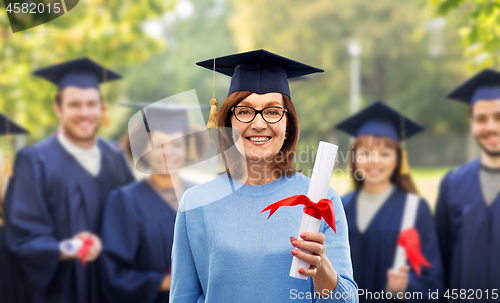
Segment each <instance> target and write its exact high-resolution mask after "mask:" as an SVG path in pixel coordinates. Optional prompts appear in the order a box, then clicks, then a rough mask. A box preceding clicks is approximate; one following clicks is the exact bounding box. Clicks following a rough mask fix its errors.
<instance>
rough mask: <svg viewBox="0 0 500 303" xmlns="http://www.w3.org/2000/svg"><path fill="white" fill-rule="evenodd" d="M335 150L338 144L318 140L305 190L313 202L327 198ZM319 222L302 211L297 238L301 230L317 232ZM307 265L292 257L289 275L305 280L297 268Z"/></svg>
mask: <svg viewBox="0 0 500 303" xmlns="http://www.w3.org/2000/svg"><path fill="white" fill-rule="evenodd" d="M337 150H338V146H337V145H335V144H331V143H327V142H323V141H321V142H319V147H318V153H317V155H316V161H315V162H314V169H313V172H312V177H311V183H310V185H309V191H308V192H307V197H308V198H309V199H310V200H311V201H313V202H315V203H317V202H318V201H319V200H321V199H326V198H327V194H328V188H329V186H330V179H331V177H332V173H333V166H334V165H335V158H336V156H337ZM320 223H321V220H319V219H316V218H314V217H312V216H310V215H308V214H305V213H304V214H303V215H302V223H301V224H300V231H299V236H298V237H297V239H298V240H299V241H301V238H300V234H301V233H303V232H318V231H319V226H320ZM304 252H307V251H304ZM307 253H309V252H307ZM309 266H310V265H309V264H308V263H306V262H304V261H302V260H299V259H297V258H296V257H293V261H292V267H291V269H290V277H294V278H299V279H303V280H307V277H306V276H303V275H301V274H299V272H298V270H299V268H309Z"/></svg>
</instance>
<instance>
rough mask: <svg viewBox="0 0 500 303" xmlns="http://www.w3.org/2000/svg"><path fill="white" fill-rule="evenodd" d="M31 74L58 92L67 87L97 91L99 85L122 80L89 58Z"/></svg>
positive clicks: (119, 76)
mask: <svg viewBox="0 0 500 303" xmlns="http://www.w3.org/2000/svg"><path fill="white" fill-rule="evenodd" d="M33 74H34V75H36V76H39V77H42V78H44V79H45V80H47V81H50V82H52V83H54V84H56V85H57V90H58V91H60V90H62V89H64V88H65V87H68V86H76V87H80V88H95V89H97V90H99V83H103V82H108V81H112V80H116V79H121V78H122V77H121V75H119V74H117V73H115V72H114V71H112V70H109V69H107V68H105V67H104V66H101V65H100V64H98V63H96V62H94V61H92V60H91V59H89V58H80V59H75V60H71V61H67V62H63V63H60V64H56V65H52V66H48V67H44V68H41V69H38V70H36V71H34V72H33Z"/></svg>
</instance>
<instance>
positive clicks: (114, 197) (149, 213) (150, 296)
mask: <svg viewBox="0 0 500 303" xmlns="http://www.w3.org/2000/svg"><path fill="white" fill-rule="evenodd" d="M128 105H130V106H134V107H141V106H140V105H137V106H135V105H134V104H128ZM186 111H187V110H186V109H184V108H179V107H175V108H169V107H168V106H166V105H162V106H156V104H153V105H150V107H149V109H148V110H147V111H146V115H145V116H144V120H143V121H144V124H143V125H136V126H135V128H133V129H132V130H131V131H130V133H129V135H128V136H127V137H126V138H125V142H124V143H125V144H124V145H126V146H128V147H129V148H128V151H129V155H131V154H132V151H135V152H137V151H140V152H139V155H142V157H141V158H140V159H139V160H138V161H137V164H136V169H137V170H139V171H140V172H142V173H149V174H150V176H149V177H147V178H145V179H143V180H140V181H136V182H134V183H132V184H130V185H128V186H124V187H122V188H119V189H117V190H115V191H114V192H113V193H112V194H111V195H110V197H109V199H108V201H107V203H106V206H105V211H104V217H103V224H102V226H103V230H102V242H103V246H104V248H103V256H102V260H101V261H102V265H103V267H102V268H103V272H102V277H103V282H104V290H105V295H106V297H107V298H108V300H109V301H110V302H116V303H126V302H131V303H132V302H134V303H135V302H151V303H152V302H168V301H169V290H170V267H171V264H170V260H171V259H170V256H171V250H172V243H173V235H174V222H175V217H176V213H177V207H178V201H179V199H178V198H180V197H181V196H182V194H183V193H184V191H185V189H187V188H189V187H191V186H193V185H194V184H192V183H190V182H187V181H185V180H183V179H182V178H181V176H180V175H179V170H178V169H180V168H182V167H184V166H185V165H186V163H187V162H188V160H189V159H188V151H193V149H195V150H196V152H197V153H202V152H203V150H204V149H205V145H206V144H205V143H206V142H204V141H203V138H202V137H201V136H200V134H199V133H198V134H197V133H192V132H191V131H188V119H187V113H186ZM139 114H141V112H139ZM141 120H142V119H141ZM153 120H157V122H160V121H161V122H162V123H154V122H153ZM148 124H149V125H148ZM150 125H161V126H162V128H161V129H156V130H152V129H150V127H149V126H150ZM150 138H152V141H154V142H163V144H162V145H160V146H158V147H156V148H155V147H151V146H150ZM190 144H195V146H190ZM131 156H132V155H131ZM134 156H136V155H134Z"/></svg>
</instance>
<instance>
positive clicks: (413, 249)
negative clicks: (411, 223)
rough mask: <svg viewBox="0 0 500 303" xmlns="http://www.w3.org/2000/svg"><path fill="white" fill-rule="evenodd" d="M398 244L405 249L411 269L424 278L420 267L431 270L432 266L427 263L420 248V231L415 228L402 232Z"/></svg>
mask: <svg viewBox="0 0 500 303" xmlns="http://www.w3.org/2000/svg"><path fill="white" fill-rule="evenodd" d="M398 244H399V245H401V246H402V247H404V249H405V251H406V256H407V258H408V261H410V264H411V267H412V268H413V270H414V271H415V272H416V273H417V275H418V276H419V277H420V276H422V269H421V267H420V266H422V265H423V266H425V267H429V268H431V267H432V265H431V263H429V261H427V259H426V258H425V257H424V255H423V254H422V250H421V247H420V237H419V235H418V231H417V229H415V228H408V229H406V230H404V231H403V232H401V235H399V239H398Z"/></svg>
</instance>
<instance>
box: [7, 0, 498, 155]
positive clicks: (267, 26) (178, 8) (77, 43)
mask: <svg viewBox="0 0 500 303" xmlns="http://www.w3.org/2000/svg"><path fill="white" fill-rule="evenodd" d="M172 1H173V0H172ZM428 1H433V0H416V1H400V0H379V1H366V0H350V1H331V0H316V1H309V0H274V1H268V0H234V1H227V0H178V1H177V2H176V3H169V2H164V1H160V0H149V1H141V2H140V3H139V2H133V1H131V0H123V1H118V0H110V1H106V2H104V0H91V1H90V0H89V1H80V3H79V4H78V5H77V6H76V7H75V8H74V9H73V10H71V11H70V12H69V13H68V14H67V15H65V16H62V17H59V18H57V19H56V20H54V21H52V22H50V23H47V24H45V25H41V26H38V27H35V28H33V29H31V30H27V31H24V32H21V33H18V34H14V35H13V34H11V33H9V30H10V29H9V25H8V20H7V16H6V15H3V14H0V28H2V29H3V32H2V41H1V44H2V47H1V48H0V52H1V53H0V58H1V61H0V90H1V91H2V94H1V95H0V105H1V108H0V110H3V111H4V112H7V114H8V115H10V116H11V117H12V118H13V119H15V120H16V121H18V122H19V123H21V124H24V125H27V126H28V128H29V129H30V131H32V132H34V134H33V137H34V138H35V139H37V140H39V139H42V138H43V137H44V136H46V135H47V134H48V133H50V132H51V131H53V130H54V129H55V127H56V126H57V123H56V118H55V115H54V114H53V111H52V109H51V107H52V102H53V101H52V100H53V97H54V94H55V88H54V87H53V86H52V85H50V84H48V83H46V82H44V81H43V80H41V79H36V78H35V77H33V76H31V75H30V73H31V71H32V70H33V69H35V68H38V67H42V66H46V65H50V64H52V63H53V62H58V61H59V62H60V61H63V60H66V59H70V58H75V57H79V56H89V57H91V58H93V59H95V60H97V61H100V62H102V63H104V64H105V65H106V66H109V67H110V68H112V69H115V70H117V71H119V72H120V73H122V74H123V75H124V76H125V78H124V79H123V80H122V81H119V82H116V83H115V82H112V83H110V84H106V85H103V87H102V88H103V91H104V94H105V96H106V98H107V99H108V100H112V101H113V102H114V103H113V104H112V106H111V109H112V118H113V121H115V123H114V124H113V128H112V129H110V130H107V131H106V132H105V135H106V136H111V137H113V138H115V139H116V138H118V137H119V136H120V135H121V134H123V133H124V131H125V130H126V128H127V121H128V118H130V116H131V115H132V114H133V112H134V111H133V110H131V109H128V108H123V107H121V106H118V105H117V103H118V102H154V101H158V100H160V99H163V98H165V97H168V96H171V95H174V94H177V93H181V92H184V91H187V90H190V89H196V92H197V94H198V99H199V101H200V104H202V105H208V104H209V100H210V99H211V97H212V72H211V71H209V70H206V69H203V68H200V67H198V66H196V65H195V63H196V62H197V61H201V60H205V59H209V58H214V57H218V56H224V55H228V54H232V53H235V52H243V51H249V50H254V49H259V48H264V49H267V50H270V51H272V52H275V53H278V54H280V55H283V56H286V57H289V58H292V59H295V60H298V61H301V62H304V63H306V64H311V65H313V66H316V67H320V68H323V69H325V72H324V73H322V74H314V75H310V76H309V77H308V78H307V79H306V81H293V82H291V84H290V86H291V91H292V99H293V101H294V104H295V105H296V107H297V111H298V114H299V119H300V126H301V140H300V145H299V152H300V151H303V150H306V151H307V149H309V152H312V153H314V150H313V149H315V148H316V147H317V144H318V141H319V140H327V141H330V142H334V143H336V144H338V145H340V147H341V150H344V153H345V151H347V149H348V146H349V138H347V136H345V135H343V134H341V133H339V132H338V131H336V130H335V129H334V125H335V124H336V123H338V122H340V121H341V120H342V119H344V118H346V117H347V116H349V115H350V99H349V98H350V91H349V88H350V64H351V59H350V56H349V54H348V51H347V48H348V45H349V43H350V41H353V40H355V41H358V42H359V44H360V45H361V47H362V54H361V57H360V61H361V94H362V102H361V107H362V108H363V107H364V106H366V105H368V104H370V103H371V102H373V101H375V100H379V99H381V100H384V101H385V102H387V103H388V104H389V105H391V106H393V107H395V108H396V109H398V110H401V111H402V112H403V113H404V114H406V115H408V116H409V117H411V118H413V119H415V120H417V121H418V122H420V123H422V124H423V125H424V126H425V127H426V128H427V130H428V133H430V134H435V135H437V136H446V135H448V134H459V135H460V136H462V134H464V133H466V132H467V131H468V128H469V125H468V108H467V107H466V106H463V105H462V104H458V103H457V102H451V101H448V100H447V99H446V95H447V93H448V92H449V91H450V90H451V89H452V88H453V87H455V86H456V85H457V84H458V83H460V82H461V81H462V80H463V79H464V78H465V76H466V73H465V72H464V71H465V67H466V60H464V58H463V49H462V47H461V43H462V44H463V43H464V42H463V39H462V40H461V39H460V37H459V36H458V35H457V28H460V26H463V23H464V21H463V19H464V17H463V15H461V14H450V13H448V11H453V10H455V9H456V10H460V11H463V12H464V13H465V11H466V9H463V8H462V7H465V6H467V5H466V2H468V1H465V0H463V1H446V0H442V1H437V0H436V1H434V4H435V5H437V3H438V2H439V3H452V2H456V5H455V6H450V8H449V9H448V11H445V10H442V13H443V14H444V13H446V19H436V14H435V10H430V9H429V2H428ZM476 2H478V3H479V2H483V1H479V0H478V1H476ZM484 2H488V1H484ZM489 2H491V1H489ZM469 6H470V5H469ZM495 11H496V8H495ZM160 16H161V18H160ZM488 20H489V19H488ZM144 21H146V24H147V25H148V28H149V29H148V31H147V32H148V33H149V35H147V34H146V33H145V31H144V28H145V27H144V25H145V23H144ZM491 22H493V21H491ZM462 31H463V30H462ZM166 45H168V49H166V48H165V46H166ZM165 49H166V50H165ZM163 50H165V51H163ZM215 80H216V85H215V96H216V98H217V99H218V100H219V105H220V104H221V102H222V101H223V100H224V99H225V97H226V96H227V91H228V88H229V82H230V78H229V77H227V76H224V75H221V74H217V75H216V77H215ZM207 116H208V113H206V115H205V117H207ZM443 148H446V147H443V146H429V148H428V151H426V154H433V153H439V152H440V149H443ZM451 152H455V151H451ZM344 156H345V154H344ZM414 156H418V155H412V154H411V153H410V158H411V157H414ZM436 161H438V160H436Z"/></svg>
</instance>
